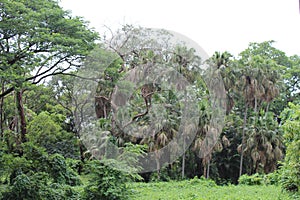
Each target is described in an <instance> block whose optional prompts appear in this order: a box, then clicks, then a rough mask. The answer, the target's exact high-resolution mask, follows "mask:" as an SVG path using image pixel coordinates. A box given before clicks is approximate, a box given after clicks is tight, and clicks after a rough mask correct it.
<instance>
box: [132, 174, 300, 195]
mask: <svg viewBox="0 0 300 200" xmlns="http://www.w3.org/2000/svg"><path fill="white" fill-rule="evenodd" d="M130 188H131V190H132V193H133V195H132V196H131V198H132V199H135V200H138V199H149V200H150V199H161V200H163V199H165V200H167V199H174V200H175V199H194V200H202V199H203V200H204V199H224V200H229V199H230V200H231V199H236V200H237V199H243V200H250V199H269V200H272V199H294V198H293V197H292V196H290V195H289V194H288V193H286V192H284V191H282V190H281V189H280V187H279V186H274V185H268V186H266V185H259V186H249V185H238V186H236V185H227V186H217V185H216V184H215V183H214V182H212V181H209V180H204V179H195V178H194V179H191V180H187V181H179V182H177V181H170V182H153V183H133V184H131V187H130Z"/></svg>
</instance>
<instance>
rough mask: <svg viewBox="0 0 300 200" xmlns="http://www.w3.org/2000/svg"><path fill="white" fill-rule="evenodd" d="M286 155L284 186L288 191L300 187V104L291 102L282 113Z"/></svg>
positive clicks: (283, 174) (283, 176) (283, 170)
mask: <svg viewBox="0 0 300 200" xmlns="http://www.w3.org/2000/svg"><path fill="white" fill-rule="evenodd" d="M281 118H282V120H283V125H282V129H283V131H284V142H285V145H286V157H285V159H284V162H283V167H282V168H281V171H282V180H281V183H282V186H283V188H284V189H286V190H288V191H299V189H300V106H299V105H294V104H293V103H289V107H288V108H286V109H284V111H283V112H282V113H281Z"/></svg>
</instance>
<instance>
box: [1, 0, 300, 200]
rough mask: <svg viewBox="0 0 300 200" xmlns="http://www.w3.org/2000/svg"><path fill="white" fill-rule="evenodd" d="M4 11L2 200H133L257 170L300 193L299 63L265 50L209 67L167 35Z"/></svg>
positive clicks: (34, 6)
mask: <svg viewBox="0 0 300 200" xmlns="http://www.w3.org/2000/svg"><path fill="white" fill-rule="evenodd" d="M0 10H1V16H0V19H1V22H0V57H1V59H0V71H1V72H0V85H1V92H0V147H1V148H0V183H1V185H0V192H1V193H0V198H2V199H24V198H26V199H30V198H31V199H45V198H46V199H52V198H53V199H57V198H59V199H63V198H68V199H78V198H81V199H122V198H125V196H126V193H127V192H128V191H126V182H127V181H129V180H139V181H155V180H162V181H168V180H171V179H174V180H179V179H185V178H194V177H195V176H198V177H201V176H203V177H205V178H211V179H213V180H215V181H216V182H217V183H218V184H228V183H234V184H237V183H238V180H239V177H240V176H241V175H243V174H248V175H252V174H257V173H259V174H269V173H275V174H278V179H277V180H278V182H280V183H281V184H282V186H283V188H284V189H286V190H289V191H298V190H299V185H300V164H299V163H300V145H299V141H300V106H299V101H300V98H299V97H300V96H299V94H300V78H299V76H300V56H298V55H294V56H287V55H286V54H285V53H284V52H283V51H280V50H279V49H276V48H275V47H274V46H273V44H274V41H266V42H262V43H250V44H249V46H248V47H247V48H246V49H245V50H244V51H242V52H241V53H240V54H239V55H238V56H237V57H234V56H232V55H231V54H230V53H229V52H223V53H221V52H216V53H215V54H214V55H213V56H212V57H210V58H209V59H208V60H204V59H203V58H201V57H200V56H199V55H198V54H197V51H196V50H195V49H193V48H191V47H189V46H188V45H186V44H184V43H172V42H171V41H172V38H174V35H172V34H171V33H169V32H167V31H163V30H159V31H157V30H155V31H154V30H151V29H144V28H140V27H133V26H130V25H126V26H123V27H122V28H121V29H120V30H118V31H117V32H116V33H114V34H112V35H110V36H109V37H104V36H102V37H99V35H98V34H97V33H96V32H95V31H94V30H92V29H90V28H89V27H88V24H87V22H85V21H84V20H83V19H82V18H79V17H72V16H71V14H70V13H69V12H66V11H64V10H62V9H61V8H60V7H59V5H58V3H57V2H56V1H44V0H35V1H14V2H12V1H9V0H1V2H0ZM153 36H154V37H155V38H159V40H154V39H153ZM100 38H101V39H100ZM108 38H109V39H108ZM202 65H205V66H209V68H208V69H209V70H205V69H203V68H201V67H199V66H202ZM175 72H176V73H175ZM214 95H216V97H217V98H216V99H214V97H215V96H214ZM218 97H224V98H218ZM212 100H216V103H217V104H218V105H220V106H215V105H216V104H212ZM93 116H94V117H93ZM216 116H218V117H221V118H224V124H222V123H223V121H222V120H221V121H219V119H218V117H216ZM223 125H224V126H223ZM209 138H212V139H211V140H210V139H209ZM162 149H164V151H162ZM148 155H151V156H149V157H147V156H148ZM174 158H175V159H174ZM170 160H172V161H174V162H169V161H170ZM141 163H142V164H141ZM147 167H148V168H149V169H151V170H149V169H148V170H146V169H145V168H147ZM121 169H122V170H121ZM82 177H88V178H86V179H87V180H84V181H82ZM107 182H109V184H106V183H107ZM82 185H84V186H82ZM77 187H79V189H78V188H77ZM80 188H83V189H80Z"/></svg>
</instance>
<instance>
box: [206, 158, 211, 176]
mask: <svg viewBox="0 0 300 200" xmlns="http://www.w3.org/2000/svg"><path fill="white" fill-rule="evenodd" d="M209 170H210V159H208V162H207V173H206V178H207V179H208V178H209Z"/></svg>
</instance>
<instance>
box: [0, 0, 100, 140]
mask: <svg viewBox="0 0 300 200" xmlns="http://www.w3.org/2000/svg"><path fill="white" fill-rule="evenodd" d="M0 19H1V23H0V70H1V83H2V84H3V85H1V86H2V87H1V88H2V92H1V94H0V98H1V100H3V98H4V97H5V96H7V95H8V94H10V93H12V92H13V91H15V95H16V108H17V110H18V115H19V118H20V129H21V130H20V132H21V138H22V141H23V142H24V141H25V134H26V119H25V113H24V107H23V102H22V98H23V93H24V91H25V90H26V89H27V88H28V87H30V85H31V84H38V83H40V82H41V81H43V80H45V79H46V78H47V77H50V76H53V75H57V74H64V73H67V72H68V70H71V69H72V68H74V67H78V66H80V62H81V60H82V58H84V56H85V55H86V54H87V53H88V51H89V50H91V49H92V48H93V47H94V40H95V39H97V34H96V33H95V32H94V31H92V30H90V29H89V28H88V25H87V23H86V22H85V21H83V20H82V19H81V18H79V17H75V18H74V17H72V16H71V15H70V13H69V12H66V11H64V10H62V9H61V8H60V7H59V5H58V3H57V2H56V1H54V0H49V1H46V0H33V1H25V0H24V1H23V0H22V1H10V0H1V2H0Z"/></svg>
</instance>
